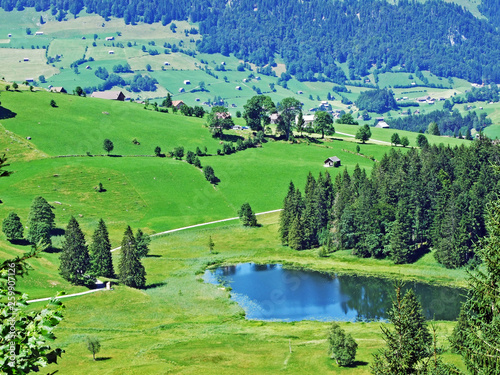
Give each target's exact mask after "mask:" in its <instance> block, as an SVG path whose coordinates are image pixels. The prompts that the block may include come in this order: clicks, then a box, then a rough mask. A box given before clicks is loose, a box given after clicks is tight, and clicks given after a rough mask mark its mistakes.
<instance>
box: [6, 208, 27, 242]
mask: <svg viewBox="0 0 500 375" xmlns="http://www.w3.org/2000/svg"><path fill="white" fill-rule="evenodd" d="M2 231H3V232H4V234H5V236H6V237H7V239H8V240H9V241H15V240H21V239H22V238H23V231H24V228H23V224H22V223H21V219H20V218H19V216H17V214H16V213H15V212H9V215H8V216H7V217H6V218H5V219H4V220H3V222H2Z"/></svg>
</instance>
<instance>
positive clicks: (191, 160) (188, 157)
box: [186, 151, 196, 164]
mask: <svg viewBox="0 0 500 375" xmlns="http://www.w3.org/2000/svg"><path fill="white" fill-rule="evenodd" d="M195 157H196V156H195V154H194V152H193V151H188V152H187V154H186V161H187V162H188V163H189V164H194V158H195Z"/></svg>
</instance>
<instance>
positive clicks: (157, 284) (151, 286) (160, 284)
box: [143, 282, 167, 290]
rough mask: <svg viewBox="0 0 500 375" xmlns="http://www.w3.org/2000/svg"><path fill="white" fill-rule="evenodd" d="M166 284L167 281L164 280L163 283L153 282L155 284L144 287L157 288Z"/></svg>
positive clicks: (146, 288)
mask: <svg viewBox="0 0 500 375" xmlns="http://www.w3.org/2000/svg"><path fill="white" fill-rule="evenodd" d="M164 285H167V283H164V282H161V283H153V284H149V285H146V286H145V287H144V288H143V289H145V290H148V289H155V288H159V287H162V286H164Z"/></svg>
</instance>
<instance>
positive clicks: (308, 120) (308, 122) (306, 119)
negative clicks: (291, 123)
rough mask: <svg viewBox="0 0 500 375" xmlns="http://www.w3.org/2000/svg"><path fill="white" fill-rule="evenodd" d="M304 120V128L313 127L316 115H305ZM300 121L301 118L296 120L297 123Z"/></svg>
mask: <svg viewBox="0 0 500 375" xmlns="http://www.w3.org/2000/svg"><path fill="white" fill-rule="evenodd" d="M302 119H303V120H304V126H305V127H307V126H312V123H313V122H314V115H304V116H302ZM298 120H299V116H297V117H296V118H295V123H297V121H298Z"/></svg>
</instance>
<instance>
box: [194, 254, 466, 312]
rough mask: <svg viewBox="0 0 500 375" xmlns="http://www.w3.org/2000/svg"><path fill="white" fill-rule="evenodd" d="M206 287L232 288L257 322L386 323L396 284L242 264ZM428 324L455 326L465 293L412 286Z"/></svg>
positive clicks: (218, 273) (213, 274)
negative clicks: (437, 322)
mask: <svg viewBox="0 0 500 375" xmlns="http://www.w3.org/2000/svg"><path fill="white" fill-rule="evenodd" d="M203 279H204V281H205V282H208V283H212V284H216V285H218V284H222V285H225V286H229V287H231V288H232V290H231V299H232V300H234V301H236V302H237V303H238V304H239V305H240V306H241V307H242V308H243V309H244V310H245V312H246V318H247V319H256V320H278V321H299V320H322V321H327V320H328V321H329V320H338V321H352V322H354V321H374V320H384V319H387V315H386V313H387V311H388V310H390V308H391V306H392V299H393V298H394V297H395V291H394V281H393V280H390V279H383V278H377V277H364V276H355V275H336V274H326V273H321V272H316V271H303V270H292V269H286V268H283V266H282V265H280V264H267V265H259V264H254V263H242V264H238V265H234V266H224V267H219V268H217V269H214V270H206V271H205V274H204V275H203ZM405 287H406V288H413V290H414V291H415V293H416V295H417V297H418V299H419V300H420V303H421V304H422V308H423V311H424V315H425V317H426V318H427V319H435V320H455V319H456V318H457V317H458V314H459V312H460V306H461V304H462V302H463V301H464V300H465V293H466V292H465V290H464V289H457V288H451V287H445V286H435V285H429V284H424V283H417V282H407V283H406V284H405Z"/></svg>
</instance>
